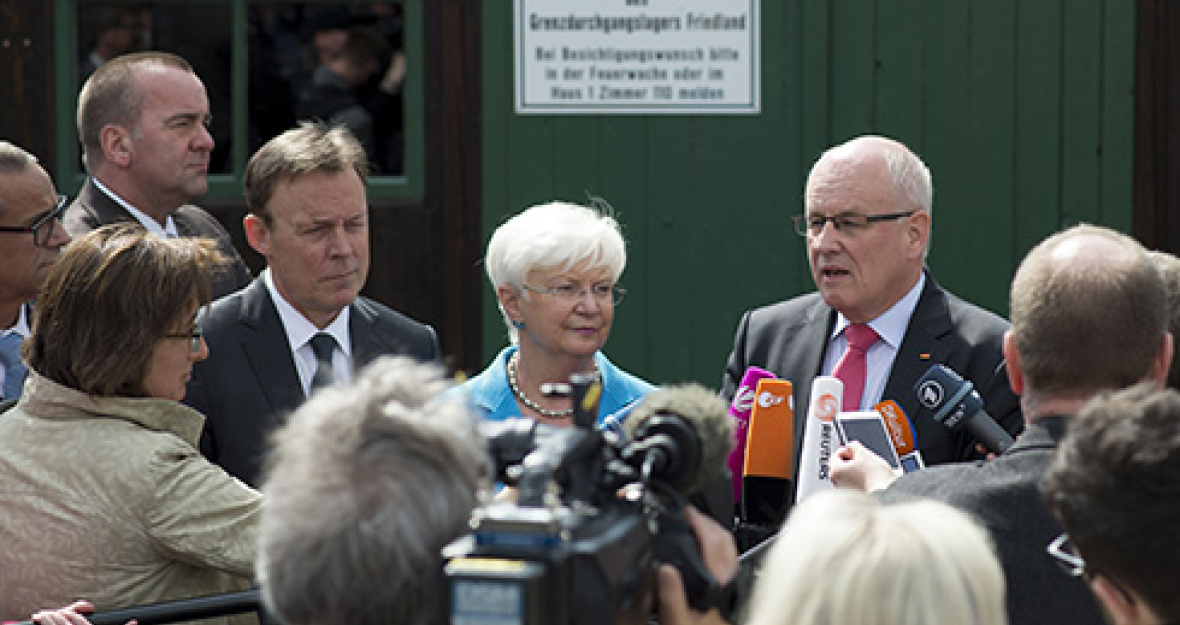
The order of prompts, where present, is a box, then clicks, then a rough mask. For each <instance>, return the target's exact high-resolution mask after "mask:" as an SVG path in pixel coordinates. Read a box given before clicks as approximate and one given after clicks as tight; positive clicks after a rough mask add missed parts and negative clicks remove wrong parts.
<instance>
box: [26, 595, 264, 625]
mask: <svg viewBox="0 0 1180 625" xmlns="http://www.w3.org/2000/svg"><path fill="white" fill-rule="evenodd" d="M261 606H262V591H260V590H258V589H257V588H252V589H250V590H242V591H238V592H230V593H224V594H220V595H209V596H205V597H192V598H189V599H178V600H176V601H162V602H160V603H151V604H148V605H141V606H134V607H130V608H120V609H118V610H110V611H107V612H95V613H94V614H87V615H85V616H86V619H87V620H89V621H90V622H91V623H92V624H93V625H123V624H124V623H126V622H127V621H130V620H135V621H136V622H138V623H139V625H160V624H163V623H179V622H181V621H196V620H200V619H207V618H214V617H218V616H229V615H231V614H240V613H242V612H250V611H253V610H257V609H258V608H259V607H261ZM15 625H35V624H34V623H33V621H31V620H30V621H22V622H20V623H15Z"/></svg>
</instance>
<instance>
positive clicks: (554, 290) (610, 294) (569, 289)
mask: <svg viewBox="0 0 1180 625" xmlns="http://www.w3.org/2000/svg"><path fill="white" fill-rule="evenodd" d="M522 286H524V288H525V289H527V290H529V291H532V292H533V293H540V294H542V295H552V296H553V297H556V298H557V299H559V300H561V301H562V302H564V303H566V304H568V305H571V306H573V305H576V304H577V303H578V302H580V301H582V299H583V298H585V297H586V294H587V293H592V294H593V295H594V299H595V300H597V301H598V303H599V304H605V303H606V302H610V303H612V304H614V305H615V306H618V305H619V303H620V302H622V301H623V296H624V295H626V294H627V289H624V288H623V287H621V286H619V285H617V284H596V285H594V286H592V287H590V288H589V289H587V288H584V287H575V286H573V285H570V284H562V285H560V286H555V287H550V288H547V289H543V288H540V287H535V286H530V285H527V284H525V285H522Z"/></svg>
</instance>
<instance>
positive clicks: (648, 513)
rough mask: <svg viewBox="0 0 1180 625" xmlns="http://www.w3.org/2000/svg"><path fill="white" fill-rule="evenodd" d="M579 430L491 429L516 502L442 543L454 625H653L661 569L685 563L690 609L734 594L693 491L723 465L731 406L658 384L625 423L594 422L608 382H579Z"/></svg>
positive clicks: (480, 513)
mask: <svg viewBox="0 0 1180 625" xmlns="http://www.w3.org/2000/svg"><path fill="white" fill-rule="evenodd" d="M557 386H560V387H562V388H559V389H557V390H558V392H561V393H568V394H569V395H570V397H571V400H572V403H573V407H574V412H573V417H572V419H573V427H568V428H563V427H556V426H551V425H545V424H541V423H538V422H537V421H535V420H532V419H516V420H509V421H504V422H498V423H490V424H487V427H486V428H485V429H484V435H485V436H486V438H487V441H488V448H489V451H490V454H491V456H492V459H493V463H494V465H495V467H496V472H497V478H498V479H499V480H500V481H502V482H503V483H505V484H507V485H510V486H514V487H515V488H516V500H515V502H514V503H504V502H497V503H490V504H488V505H485V506H483V507H481V508H478V509H477V510H476V511H475V513H474V514H473V516H472V533H471V534H470V535H468V536H465V537H463V538H461V539H460V540H458V541H456V542H455V543H452V544H451V545H450V546H449V547H448V548H447V549H445V550H444V558H445V559H446V561H447V562H446V565H445V579H446V583H447V584H448V585H449V597H450V601H449V606H448V608H449V614H450V622H451V623H452V625H474V624H476V623H522V624H524V625H542V624H544V625H564V624H571V625H573V624H583V623H584V624H593V625H611V624H615V623H632V622H635V623H646V622H647V621H648V620H649V618H650V616H651V613H652V599H653V593H652V590H653V586H654V574H655V566H656V565H657V564H658V563H669V564H672V565H674V566H676V568H677V569H679V571H680V574H681V577H682V578H683V580H684V584H685V591H686V595H687V596H688V597H689V598H690V603H692V605H693V606H694V607H695V608H697V609H700V610H707V609H709V608H711V607H714V606H718V605H721V604H727V603H730V602H731V601H732V598H731V596H730V594H731V588H730V587H729V586H727V587H721V586H720V585H719V584H718V583H717V582H716V580H714V579H713V577H712V576H711V575H710V573H709V571H708V569H707V568H706V566H705V564H704V562H703V560H702V558H701V555H700V549H699V547H698V546H697V543H696V540H695V538H694V537H693V534H692V532H691V529H690V527H689V525H688V521H687V519H686V517H685V514H684V507H685V505H686V504H687V499H686V495H688V494H692V493H693V492H695V491H697V490H700V488H701V487H703V486H704V485H705V484H706V483H708V482H709V481H710V480H711V479H713V478H714V477H715V476H716V475H717V474H718V473H719V471H720V467H721V466H722V464H721V463H722V462H724V458H725V455H726V453H728V450H729V447H728V446H729V445H730V444H731V441H732V436H733V435H732V431H731V430H729V429H728V428H730V427H731V426H730V424H729V420H728V419H727V418H726V415H725V406H724V403H723V402H721V401H720V400H719V399H718V398H717V397H716V395H715V394H713V393H710V392H708V391H706V390H705V389H703V388H700V387H680V388H673V389H661V390H658V391H655V392H653V393H652V394H650V395H648V396H647V397H646V398H644V400H642V401H641V402H640V404H639V405H638V406H637V407H636V408H635V410H634V411H633V412H632V413H631V414H630V416H629V417H628V419H627V420H626V421H625V433H620V432H617V431H613V430H611V429H602V430H600V429H597V428H596V427H595V423H596V415H597V413H598V400H599V398H600V394H601V390H602V387H601V384H600V383H599V381H598V379H597V377H596V376H594V375H592V374H591V375H587V376H575V377H573V378H572V379H571V380H570V383H569V384H568V385H557Z"/></svg>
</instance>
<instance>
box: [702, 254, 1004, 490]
mask: <svg viewBox="0 0 1180 625" xmlns="http://www.w3.org/2000/svg"><path fill="white" fill-rule="evenodd" d="M835 322H836V312H835V311H834V310H832V308H831V307H829V306H828V305H827V304H826V303H824V301H823V298H822V297H820V295H819V293H809V294H807V295H802V296H800V297H796V298H794V299H791V300H788V301H785V302H779V303H777V304H773V305H770V306H766V307H764V308H758V309H755V310H751V311H748V312H746V313H745V315H743V316H742V320H741V322H740V323H738V328H737V333H736V335H735V338H734V346H733V351H732V352H731V353H730V355H729V361H728V363H727V364H726V367H725V375H724V378H723V380H722V394H723V395H724V397H725V398H726V399H727V400H732V398H733V393H734V390H735V389H736V387H737V385H738V384H740V383H741V380H742V376H743V375H744V374H745V372H746V368H747V367H750V366H757V367H761V368H763V369H766V370H768V371H771V372H773V373H774V374H775V375H776V376H777V377H779V378H782V379H785V380H790V381H791V383H792V384H793V385H794V394H795V457H796V458H798V456H799V449H800V445H801V444H802V440H803V424H804V418H803V417H804V415H805V413H806V411H807V406H808V405H809V401H810V399H811V382H812V380H813V379H814V378H815V377H816V376H818V375H820V374H821V372H822V368H823V357H824V350H825V349H826V348H827V344H828V337H829V336H830V335H831V332H832V328H833V327H834V324H835ZM1007 329H1008V322H1007V321H1004V320H1003V319H1001V318H1000V317H998V316H997V315H995V314H992V313H990V312H988V311H986V310H984V309H982V308H979V307H977V306H974V305H972V304H969V303H967V302H964V301H963V300H961V299H959V298H957V297H955V296H954V295H951V294H950V293H948V292H946V291H944V290H943V289H942V288H941V287H940V286H938V283H937V282H936V281H935V280H934V277H933V276H931V275H929V274H927V275H926V285H925V287H924V288H923V290H922V294H921V296H920V297H919V299H918V305H917V307H915V308H914V314H913V316H912V317H911V318H910V324H909V327H908V328H907V329H906V333H905V338H904V339H903V340H902V343H901V347H900V349H899V350H898V352H897V357H896V358H895V359H894V361H893V368H892V369H891V370H890V372H889V379H888V380H887V381H886V383H885V391H884V394H883V397H882V398H883V399H892V400H894V401H896V402H897V403H898V404H899V405H900V406H901V407H902V409H903V410H905V413H906V415H907V416H908V417H909V419H910V422H911V423H912V424H913V428H914V438H915V444H916V446H917V448H918V449H919V450H921V452H922V457H923V459H924V460H925V462H926V464H928V465H930V464H940V463H944V462H956V461H961V460H968V459H972V458H977V457H979V454H978V453H977V452H976V451H975V449H974V448H975V439H974V438H973V437H971V436H970V435H969V434H967V433H966V432H965V431H963V432H952V431H950V430H948V429H947V428H946V427H945V426H943V425H942V424H940V423H937V422H935V421H934V420H933V419H932V418H931V417H930V415H929V414H928V413H927V412H923V411H920V410H919V404H918V399H917V396H916V395H915V394H914V383H915V382H917V381H918V379H919V378H921V377H922V374H924V373H926V371H927V370H928V369H930V366H931V365H933V364H935V363H941V364H944V365H946V366H948V367H950V368H951V369H954V370H955V371H956V372H958V373H959V374H960V375H962V376H963V377H964V378H966V379H968V380H970V381H971V382H972V383H973V384H974V385H975V388H976V390H978V391H979V393H980V395H981V396H982V397H983V401H984V409H985V410H987V412H988V414H990V415H991V416H992V417H993V418H995V419H996V420H997V421H998V422H999V423H1000V425H1002V426H1003V427H1004V429H1006V430H1008V431H1009V432H1011V433H1012V434H1017V433H1019V432H1020V430H1021V428H1022V427H1023V423H1024V421H1023V417H1022V416H1021V413H1020V402H1019V400H1018V399H1017V397H1016V395H1014V394H1013V393H1012V389H1011V388H1009V386H1008V375H1007V372H1006V371H1005V369H1004V356H1003V352H1002V347H1001V346H1002V342H1003V336H1004V332H1005V331H1007ZM796 477H797V476H796ZM795 483H798V481H797V480H796V482H795Z"/></svg>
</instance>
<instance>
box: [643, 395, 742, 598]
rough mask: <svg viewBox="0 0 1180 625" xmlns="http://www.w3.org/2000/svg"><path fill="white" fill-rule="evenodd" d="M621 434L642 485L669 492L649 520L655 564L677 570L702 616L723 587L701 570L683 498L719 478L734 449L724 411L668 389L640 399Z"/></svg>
mask: <svg viewBox="0 0 1180 625" xmlns="http://www.w3.org/2000/svg"><path fill="white" fill-rule="evenodd" d="M623 429H624V432H625V434H626V436H627V438H628V441H629V442H628V443H627V445H626V447H625V449H624V451H623V457H624V459H625V460H629V461H632V462H635V461H638V462H639V463H640V465H641V469H640V471H641V474H642V481H643V483H644V484H645V485H647V486H649V487H651V486H653V485H654V484H662V485H665V486H667V487H668V488H669V489H670V490H672V493H671V494H670V495H669V496H668V498H667V500H666V501H664V503H663V507H664V510H663V513H662V514H656V515H654V517H653V526H652V533H653V534H654V535H656V536H659V540H657V541H655V543H654V549H653V555H654V556H655V559H656V560H657V561H658V562H664V563H667V564H671V565H672V566H674V567H676V569H677V570H679V571H680V577H681V581H682V582H683V584H684V590H685V595H686V596H687V597H688V598H689V599H688V601H689V604H690V605H692V606H693V607H694V608H696V609H697V610H701V611H707V610H709V609H710V608H712V607H714V606H717V605H719V604H720V603H721V602H723V600H724V598H725V597H726V596H727V594H726V591H727V587H724V586H722V585H721V584H719V583H718V582H717V580H716V579H714V578H713V575H712V574H711V573H710V572H709V568H708V567H707V566H706V565H705V562H704V560H703V559H702V557H701V550H700V546H699V545H698V544H697V542H696V538H695V537H694V536H693V534H692V529H691V527H689V524H688V520H687V519H686V518H685V516H684V511H683V508H684V506H685V505H686V502H687V500H686V499H685V495H691V494H693V493H697V492H699V491H701V489H703V488H705V487H706V486H708V485H709V484H710V483H711V482H713V481H714V480H716V479H717V477H718V476H719V475H724V473H722V471H724V470H725V460H726V457H727V456H729V452H730V450H732V449H733V419H731V418H730V417H729V406H727V405H726V404H725V402H724V401H723V400H722V399H721V398H720V397H718V396H717V393H714V392H712V391H708V390H706V389H705V388H704V387H702V386H700V385H698V384H683V385H679V386H667V387H663V388H660V389H656V390H654V391H652V392H651V393H648V394H647V395H644V397H643V399H642V400H641V401H640V402H639V405H637V406H636V407H635V409H634V410H632V411H631V414H630V415H629V416H628V417H627V419H626V420H625V421H624V422H623ZM661 490H663V489H661Z"/></svg>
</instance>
